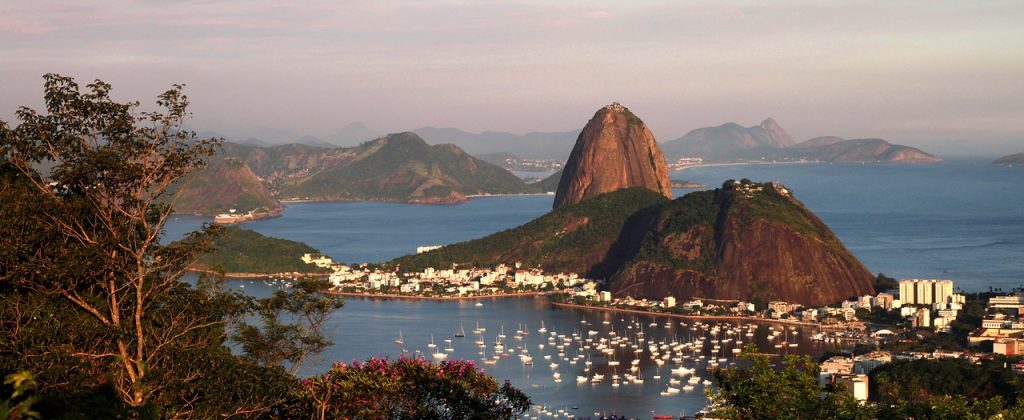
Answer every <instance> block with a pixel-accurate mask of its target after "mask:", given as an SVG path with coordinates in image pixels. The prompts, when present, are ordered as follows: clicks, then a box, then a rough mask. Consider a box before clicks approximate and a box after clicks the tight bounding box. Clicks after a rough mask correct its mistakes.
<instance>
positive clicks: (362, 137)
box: [325, 121, 380, 147]
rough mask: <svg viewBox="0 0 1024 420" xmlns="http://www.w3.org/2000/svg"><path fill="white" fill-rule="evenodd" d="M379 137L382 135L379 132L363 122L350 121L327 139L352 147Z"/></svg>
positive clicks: (329, 141) (337, 144)
mask: <svg viewBox="0 0 1024 420" xmlns="http://www.w3.org/2000/svg"><path fill="white" fill-rule="evenodd" d="M377 137H380V134H379V133H377V132H376V131H373V130H371V129H370V128H369V127H367V126H366V125H364V124H363V123H361V122H358V121H356V122H354V123H349V124H348V125H346V126H344V127H342V128H341V130H338V131H336V132H334V133H333V134H331V135H329V136H327V138H326V139H325V140H326V141H327V142H328V143H331V144H333V145H336V146H347V147H351V146H356V145H359V144H360V143H363V142H367V141H370V140H373V139H375V138H377Z"/></svg>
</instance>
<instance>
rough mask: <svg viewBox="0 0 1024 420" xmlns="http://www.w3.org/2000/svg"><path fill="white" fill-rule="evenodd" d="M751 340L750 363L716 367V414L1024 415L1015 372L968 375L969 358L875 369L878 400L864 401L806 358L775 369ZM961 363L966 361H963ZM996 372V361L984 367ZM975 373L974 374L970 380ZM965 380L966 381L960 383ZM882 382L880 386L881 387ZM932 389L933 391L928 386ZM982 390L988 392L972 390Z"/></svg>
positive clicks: (856, 416)
mask: <svg viewBox="0 0 1024 420" xmlns="http://www.w3.org/2000/svg"><path fill="white" fill-rule="evenodd" d="M754 350H756V348H754V347H752V346H750V345H748V346H747V348H745V349H744V353H743V354H742V355H741V357H742V358H743V359H745V360H747V361H749V362H750V363H751V365H750V366H749V367H746V368H728V369H720V370H716V371H715V378H716V380H717V381H718V383H719V386H718V389H716V390H713V391H711V392H710V396H711V398H712V401H713V402H714V403H716V404H717V408H716V410H715V412H714V413H713V415H714V416H715V417H717V418H727V419H739V418H743V419H776V418H785V419H872V418H878V419H907V418H913V419H992V418H1007V419H1011V418H1013V419H1017V418H1024V417H1022V415H1024V404H1021V399H1019V395H1020V393H1019V389H1020V388H1019V385H1017V384H1016V383H1015V384H1013V385H1009V384H1008V383H1007V382H1006V381H1004V379H1009V378H1011V377H1012V378H1015V379H1016V382H1020V379H1019V378H1017V375H1016V374H1015V373H1013V372H1012V371H1010V370H1008V369H1005V368H1003V369H1001V371H1002V374H1001V375H1000V376H1002V377H1003V378H996V377H994V376H987V377H986V374H984V373H977V372H976V374H974V375H967V376H965V375H963V374H962V373H963V371H964V369H968V370H969V368H967V367H966V366H969V365H970V364H969V363H966V362H964V361H960V360H938V361H933V360H919V361H914V362H909V363H907V362H897V363H896V364H890V365H884V366H882V367H879V368H878V369H875V370H874V371H873V372H872V373H871V375H870V379H869V381H868V383H869V384H870V385H871V387H872V389H871V392H870V395H871V396H872V399H877V400H878V402H877V403H869V404H866V405H861V404H858V403H857V402H856V401H855V400H853V398H852V396H851V395H850V394H849V393H848V392H847V391H846V390H845V389H844V388H842V387H840V386H836V385H834V384H829V385H827V386H825V387H824V388H822V387H819V386H818V385H817V373H818V368H817V365H815V364H814V363H812V362H811V361H810V359H809V357H807V356H787V357H786V358H785V362H784V364H783V366H782V367H781V368H778V369H775V368H773V367H772V365H771V364H770V363H769V359H768V357H767V356H765V355H761V354H756V353H752V351H754ZM961 362H963V363H961ZM980 370H986V371H988V372H989V374H996V373H997V371H998V370H999V369H996V366H995V365H990V366H984V367H982V368H980V369H979V371H980ZM968 376H972V377H968ZM959 381H966V382H963V383H959V384H958V383H957V382H959ZM877 382H880V383H881V385H876V383H877ZM926 387H930V388H929V389H925V388H926ZM972 387H978V388H979V389H980V390H982V392H973V390H972Z"/></svg>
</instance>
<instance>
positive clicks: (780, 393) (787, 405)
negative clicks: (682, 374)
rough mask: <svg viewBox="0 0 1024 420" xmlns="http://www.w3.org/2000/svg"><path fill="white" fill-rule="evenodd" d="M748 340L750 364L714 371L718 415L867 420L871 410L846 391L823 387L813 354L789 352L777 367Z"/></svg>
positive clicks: (746, 356) (746, 352)
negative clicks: (799, 354)
mask: <svg viewBox="0 0 1024 420" xmlns="http://www.w3.org/2000/svg"><path fill="white" fill-rule="evenodd" d="M756 351H757V348H756V347H754V346H753V345H750V344H748V345H747V347H745V348H744V349H743V353H742V354H741V358H743V359H745V360H747V361H749V362H750V363H751V366H750V367H748V368H745V369H738V368H728V369H718V370H716V371H715V372H714V375H715V379H716V380H717V381H718V388H717V389H715V390H714V391H711V392H710V397H711V399H712V401H713V402H715V403H716V404H717V405H718V407H719V408H718V409H717V411H716V412H715V413H713V414H714V417H719V418H729V419H740V418H743V419H779V418H787V419H826V418H844V419H862V418H864V419H866V418H870V416H869V414H870V412H869V411H867V409H865V408H864V407H862V406H861V405H859V404H858V403H857V401H855V400H854V399H853V396H852V395H850V394H849V393H848V392H846V390H845V389H843V388H841V387H837V386H834V385H830V386H829V387H826V388H822V387H820V386H818V378H817V373H818V365H816V364H815V363H814V362H813V361H812V360H811V358H810V357H809V356H793V355H791V356H786V358H785V362H784V365H783V367H782V368H781V369H780V370H778V371H776V370H775V369H774V368H773V367H772V366H771V363H770V360H769V358H768V356H767V355H764V354H760V353H757V352H756Z"/></svg>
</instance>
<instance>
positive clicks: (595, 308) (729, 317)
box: [551, 302, 819, 327]
mask: <svg viewBox="0 0 1024 420" xmlns="http://www.w3.org/2000/svg"><path fill="white" fill-rule="evenodd" d="M551 305H553V306H556V307H560V308H572V309H585V310H592V311H605V312H621V313H627V314H634V315H651V316H667V317H671V318H682V319H707V320H714V321H746V322H767V323H772V324H785V325H798V326H802V327H817V326H819V325H818V324H815V323H812V322H805V321H790V320H787V319H772V318H755V317H749V316H736V315H683V314H671V313H665V312H652V311H643V310H639V309H625V308H611V307H606V306H590V305H577V304H575V303H561V302H551Z"/></svg>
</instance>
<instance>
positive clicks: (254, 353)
mask: <svg viewBox="0 0 1024 420" xmlns="http://www.w3.org/2000/svg"><path fill="white" fill-rule="evenodd" d="M330 288H331V284H330V283H329V282H327V281H325V280H318V279H314V278H305V279H302V280H300V281H298V283H296V284H295V285H294V286H293V287H292V288H291V289H289V290H287V291H284V290H281V291H277V292H275V293H274V295H273V296H271V297H270V298H267V299H261V300H260V301H257V302H254V304H253V305H254V310H255V312H256V313H257V314H259V318H260V322H261V325H259V326H254V325H250V324H247V323H245V322H242V323H241V324H240V326H239V327H238V329H237V331H236V332H235V334H234V335H233V336H232V339H233V340H234V341H235V342H236V343H238V344H240V345H241V346H242V349H243V351H244V352H245V354H246V355H247V356H248V357H250V358H252V359H253V360H255V361H256V362H258V363H260V364H262V365H264V366H282V365H284V364H285V363H287V364H288V365H289V366H290V367H289V372H290V373H291V374H293V375H294V374H297V373H298V372H299V371H300V370H301V369H302V364H303V362H304V361H305V360H306V359H307V358H308V357H309V356H310V355H315V354H319V353H320V352H321V351H323V350H324V349H325V348H327V347H330V346H331V345H332V344H334V343H333V342H332V341H330V340H328V339H327V337H326V336H325V335H324V332H323V327H324V324H325V323H326V322H327V321H328V319H330V317H331V315H332V314H333V313H334V312H335V311H336V310H338V309H341V307H342V306H344V302H343V301H342V299H341V297H340V296H338V295H331V294H329V293H327V292H328V291H329V290H330Z"/></svg>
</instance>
